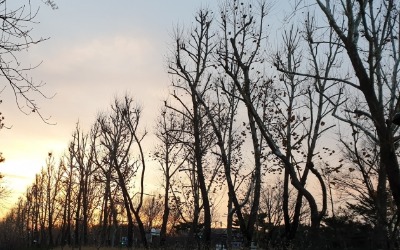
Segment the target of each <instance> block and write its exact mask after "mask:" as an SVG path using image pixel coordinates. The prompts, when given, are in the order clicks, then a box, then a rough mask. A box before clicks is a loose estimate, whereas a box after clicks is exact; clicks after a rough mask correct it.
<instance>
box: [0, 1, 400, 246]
mask: <svg viewBox="0 0 400 250" xmlns="http://www.w3.org/2000/svg"><path fill="white" fill-rule="evenodd" d="M296 7H297V8H299V10H304V9H306V10H307V11H306V14H304V12H301V11H298V10H295V11H294V12H293V15H292V16H291V18H290V19H288V23H289V24H288V25H287V26H285V31H284V32H283V34H282V35H281V37H279V38H276V40H278V41H279V43H278V44H279V45H277V50H276V51H273V52H271V50H269V49H268V48H269V47H268V45H269V44H271V43H272V41H271V40H270V39H271V38H270V37H269V28H268V20H267V17H268V15H267V14H268V11H269V6H268V4H267V2H265V1H258V2H256V3H255V2H251V1H250V2H246V1H237V0H234V1H225V2H223V3H221V6H220V9H219V10H218V11H217V13H218V14H215V13H214V12H213V11H211V10H208V9H201V10H199V11H198V13H197V14H196V15H195V19H194V20H195V22H194V25H193V27H192V28H190V29H182V28H177V29H176V30H175V33H174V45H173V49H172V50H171V51H172V52H171V55H170V57H169V61H168V72H169V74H170V75H171V79H172V84H171V86H170V90H171V91H170V92H171V94H170V96H169V98H168V99H167V100H165V102H164V106H163V107H162V108H161V111H160V114H159V116H158V119H157V123H156V124H157V126H156V127H155V133H154V134H155V135H156V137H157V139H158V140H157V141H158V143H157V145H156V146H155V147H154V150H150V151H146V149H145V147H144V145H143V144H144V142H145V139H146V138H147V135H148V132H147V130H145V129H144V128H141V123H140V122H141V114H142V109H141V108H140V107H139V106H137V105H136V104H135V102H134V100H133V99H132V98H131V97H129V96H125V97H123V98H122V99H118V98H117V99H115V101H114V103H113V104H112V105H111V109H110V110H109V111H107V112H105V113H101V114H99V115H98V118H97V120H96V121H95V123H94V125H93V126H92V128H91V130H90V131H89V132H88V133H87V134H86V133H83V132H82V130H81V129H80V128H79V126H77V128H76V131H75V132H74V133H73V136H72V139H71V142H70V144H69V147H68V152H67V153H66V154H65V156H63V157H62V158H61V159H60V160H59V163H58V166H56V163H55V160H54V158H53V155H51V154H49V157H48V160H47V163H46V168H44V169H43V171H42V172H41V173H40V174H38V175H37V178H36V180H35V183H34V184H33V185H32V186H31V187H29V188H28V190H27V193H26V195H25V197H23V198H21V199H20V201H19V202H18V204H17V205H16V207H15V208H14V209H13V210H12V211H10V213H9V216H7V218H6V219H5V220H4V222H3V223H2V227H3V228H9V227H13V228H14V231H15V232H18V234H16V235H13V236H23V237H24V239H25V240H27V241H25V243H26V244H32V243H33V241H32V240H33V239H34V240H37V241H38V242H40V243H41V244H48V245H53V244H61V245H64V244H75V245H77V244H80V243H82V244H88V243H90V242H95V243H96V244H97V245H98V246H104V245H107V244H115V243H116V239H115V237H117V233H116V232H117V229H118V228H119V227H120V225H121V223H122V224H124V225H126V230H127V234H126V235H127V236H128V239H127V240H128V246H132V244H133V243H134V237H133V235H134V232H135V236H136V235H139V237H136V239H139V241H140V243H141V244H142V245H143V246H145V247H147V246H148V241H147V238H146V232H147V231H148V230H149V228H151V227H153V226H154V227H159V228H160V242H159V243H160V244H161V245H165V244H168V243H167V240H168V237H167V236H171V235H173V234H178V233H179V231H181V232H182V231H184V232H185V234H184V235H185V236H186V237H188V238H189V239H192V240H190V241H186V242H188V243H187V244H188V245H187V247H191V246H190V245H189V244H190V243H193V242H195V243H196V244H197V246H198V247H204V248H207V249H208V248H210V247H211V245H212V240H213V238H212V235H213V233H212V226H213V225H214V222H215V221H217V220H219V217H218V212H221V208H220V206H219V204H222V203H223V204H226V206H227V208H226V210H225V211H224V212H223V213H226V216H227V220H226V242H227V246H228V247H232V242H233V239H234V228H237V230H239V232H240V235H241V236H242V239H243V244H244V246H246V247H249V246H250V245H251V244H252V242H256V243H258V244H259V245H262V244H264V246H266V245H268V244H278V243H281V242H283V244H290V242H296V244H297V243H299V242H301V243H302V245H298V246H299V247H310V248H316V249H321V248H323V247H335V246H336V247H338V248H344V247H349V245H348V244H351V242H350V243H349V242H348V241H345V240H343V237H346V232H345V233H344V232H343V231H341V230H354V231H360V230H364V231H362V232H364V233H365V234H363V235H362V236H361V237H362V239H367V238H368V237H370V235H373V240H374V241H373V244H372V245H371V247H372V248H378V247H379V248H382V249H387V248H396V247H398V245H397V244H398V226H399V222H400V220H399V212H398V211H399V210H398V208H399V207H400V193H399V192H400V187H399V185H400V182H399V181H400V176H399V165H398V162H397V147H398V136H396V133H397V129H398V127H397V126H396V125H395V124H393V122H392V120H393V117H394V116H395V114H396V113H398V112H399V111H400V105H399V85H398V76H397V72H398V66H399V57H398V55H399V43H398V36H399V34H398V32H399V20H400V19H399V13H398V7H399V6H398V2H397V1H394V0H389V1H383V2H382V1H363V0H358V1H351V0H346V1H337V2H336V1H325V2H323V1H318V0H316V1H300V2H299V3H298V5H296ZM300 12H301V13H300ZM310 13H316V14H315V16H313V15H312V14H310ZM299 20H301V21H299ZM295 22H296V23H295ZM332 141H336V142H339V143H338V145H339V146H332V144H333V143H332ZM149 168H150V171H152V174H154V171H155V169H160V170H161V173H162V188H163V189H162V191H159V192H158V194H157V196H153V197H152V196H151V195H150V196H149V194H148V193H146V192H148V191H146V190H145V189H144V187H145V185H144V182H145V181H149V179H145V174H146V173H148V172H149ZM276 176H278V177H276ZM275 178H277V179H278V181H276V179H275ZM152 181H153V180H152ZM271 183H274V184H272V185H271ZM268 184H269V185H268ZM160 190H161V189H160ZM224 193H227V200H223V199H222V200H221V198H220V197H221V195H222V194H224ZM152 195H155V194H152ZM156 197H158V198H156ZM146 200H147V202H148V203H147V204H146ZM156 204H157V205H156ZM156 215H158V217H157V216H156ZM156 218H157V219H156ZM304 227H306V228H307V232H306V231H305V230H304ZM56 231H57V232H58V233H57V236H55V235H54V233H55V232H56ZM276 232H279V234H276ZM349 234H350V232H347V237H348V235H349ZM326 235H330V241H327V240H326V238H325V237H326ZM11 236H12V235H10V234H7V235H6V237H11ZM371 237H372V236H371ZM299 239H301V240H299ZM353 240H354V239H353ZM19 242H23V241H19ZM357 243H359V242H357Z"/></svg>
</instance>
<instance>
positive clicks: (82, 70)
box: [0, 0, 275, 196]
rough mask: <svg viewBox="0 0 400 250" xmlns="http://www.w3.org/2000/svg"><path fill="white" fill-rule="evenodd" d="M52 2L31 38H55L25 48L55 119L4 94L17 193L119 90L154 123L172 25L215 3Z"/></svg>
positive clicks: (2, 146) (163, 91)
mask: <svg viewBox="0 0 400 250" xmlns="http://www.w3.org/2000/svg"><path fill="white" fill-rule="evenodd" d="M10 2H11V1H10ZM12 2H13V4H16V3H26V2H28V0H13V1H12ZM33 2H36V3H37V2H41V1H40V0H35V1H33ZM55 2H56V4H57V5H58V9H56V10H52V9H51V8H50V7H48V6H45V5H43V4H41V5H40V10H39V13H38V15H37V19H36V20H37V21H38V22H39V23H37V24H35V25H33V26H32V28H33V29H34V30H33V36H34V37H37V38H39V37H49V38H50V39H49V40H47V41H45V42H43V43H41V44H38V45H36V46H34V47H32V48H31V49H30V50H29V51H28V53H26V54H23V55H21V62H22V63H23V64H25V65H36V64H39V63H41V65H40V66H39V67H38V68H37V69H35V70H34V71H32V72H31V73H30V76H32V77H33V78H34V79H35V80H37V81H43V82H45V83H46V85H45V86H44V87H43V88H42V91H43V92H44V93H45V94H46V95H47V96H49V97H51V96H53V95H54V97H53V98H51V99H48V100H47V99H44V98H37V99H36V101H37V102H38V104H39V106H40V108H41V113H42V114H43V115H44V116H45V117H51V118H50V120H49V122H50V123H54V124H56V125H47V124H45V123H44V122H43V121H42V120H41V119H40V118H39V117H38V116H36V115H29V116H26V115H24V114H23V113H22V112H20V111H19V110H18V108H17V106H16V104H15V100H14V96H13V93H12V91H11V89H10V88H9V87H6V88H5V89H4V90H3V92H1V95H0V98H1V99H2V100H3V103H2V104H1V105H0V111H1V112H2V113H3V115H4V116H5V118H6V120H5V123H6V125H7V126H8V127H11V129H3V130H2V131H0V138H1V140H0V152H2V153H3V156H4V157H5V158H6V162H5V163H3V164H2V165H1V166H0V172H1V173H3V174H4V175H5V176H6V178H5V180H6V182H7V184H8V185H9V186H10V187H11V188H12V189H13V190H14V196H19V195H20V194H21V193H22V192H23V191H24V190H25V188H26V185H28V184H30V183H31V182H32V180H33V177H34V175H35V173H37V172H38V171H39V170H40V168H41V167H42V166H43V165H44V162H45V159H46V156H47V153H48V152H50V151H51V152H53V153H54V154H55V155H57V156H60V155H62V153H63V152H64V151H65V149H66V148H67V145H68V142H69V141H70V139H71V134H72V132H73V131H74V128H75V126H76V123H77V122H78V121H79V123H80V124H81V127H82V128H83V130H84V131H88V130H89V128H90V126H91V125H92V124H93V122H94V119H95V117H96V115H97V114H98V112H100V111H103V110H106V109H107V108H108V107H109V106H110V103H111V101H112V99H113V98H114V97H115V96H116V95H117V96H121V95H123V94H124V93H126V92H128V93H130V94H131V95H132V96H133V97H134V98H135V99H136V100H137V102H138V103H140V104H141V105H142V106H143V112H144V124H143V125H144V126H146V127H147V128H148V129H149V130H151V129H153V126H154V120H155V118H156V115H157V113H158V110H159V107H160V106H161V104H162V100H163V99H165V98H166V97H167V94H168V88H167V87H168V84H169V76H168V74H167V72H166V58H167V56H168V54H169V49H170V48H171V44H172V39H173V38H172V33H173V32H172V31H173V29H174V27H176V25H182V24H184V25H185V26H186V27H188V26H190V25H191V23H192V22H193V16H194V14H195V12H196V10H197V9H198V8H199V7H200V6H209V7H211V8H214V9H216V8H215V7H216V6H217V1H216V0H154V1H149V0H148V1H139V0H119V1H109V0H108V1H103V0H56V1H55ZM271 15H272V18H273V19H274V18H275V17H274V15H275V14H274V13H272V14H271ZM0 84H1V86H4V85H5V84H6V83H5V82H4V81H3V80H2V82H0Z"/></svg>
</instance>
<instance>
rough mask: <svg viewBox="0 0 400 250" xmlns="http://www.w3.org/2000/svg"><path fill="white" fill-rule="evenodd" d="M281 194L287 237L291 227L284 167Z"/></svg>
mask: <svg viewBox="0 0 400 250" xmlns="http://www.w3.org/2000/svg"><path fill="white" fill-rule="evenodd" d="M282 196H283V197H282V207H283V221H284V222H285V237H289V234H290V227H291V225H290V215H289V171H288V170H287V169H286V168H285V170H284V179H283V194H282ZM289 238H290V237H289Z"/></svg>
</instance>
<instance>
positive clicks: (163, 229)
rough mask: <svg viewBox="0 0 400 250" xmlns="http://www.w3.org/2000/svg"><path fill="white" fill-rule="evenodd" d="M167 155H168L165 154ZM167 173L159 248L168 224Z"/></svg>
mask: <svg viewBox="0 0 400 250" xmlns="http://www.w3.org/2000/svg"><path fill="white" fill-rule="evenodd" d="M167 155H168V153H167ZM166 164H168V161H166ZM166 169H168V168H167V167H166ZM169 178H170V177H169V172H166V174H165V193H164V214H163V218H162V224H161V230H160V246H161V247H162V246H164V245H165V241H166V234H167V224H168V218H169V212H170V208H169V196H168V194H169V186H170V179H169Z"/></svg>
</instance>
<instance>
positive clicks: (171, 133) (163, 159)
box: [154, 107, 188, 246]
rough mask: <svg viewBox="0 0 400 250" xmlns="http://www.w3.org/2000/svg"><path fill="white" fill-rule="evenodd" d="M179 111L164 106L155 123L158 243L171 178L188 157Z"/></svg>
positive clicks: (162, 241) (164, 225)
mask: <svg viewBox="0 0 400 250" xmlns="http://www.w3.org/2000/svg"><path fill="white" fill-rule="evenodd" d="M179 117H180V115H179V113H176V112H173V111H172V110H171V109H167V108H166V107H164V108H163V109H162V110H161V114H160V116H159V118H158V122H157V125H156V132H155V134H156V136H157V138H158V139H159V141H160V144H159V145H157V146H156V148H155V151H154V159H155V160H156V161H157V162H158V163H159V165H160V168H161V170H162V171H163V177H164V184H163V186H164V202H163V203H164V212H163V217H162V224H161V231H160V245H161V246H163V245H164V244H165V240H166V233H167V226H168V225H167V224H168V222H169V215H170V210H171V208H170V196H169V194H170V188H171V181H172V178H173V177H174V176H175V174H176V173H177V171H179V169H180V168H181V167H182V165H183V164H184V163H185V161H186V160H187V158H188V155H187V154H185V150H184V146H183V144H182V143H180V142H181V141H182V135H183V133H184V128H183V126H184V123H182V122H181V121H180V120H179Z"/></svg>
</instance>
